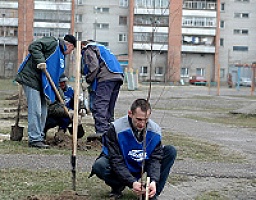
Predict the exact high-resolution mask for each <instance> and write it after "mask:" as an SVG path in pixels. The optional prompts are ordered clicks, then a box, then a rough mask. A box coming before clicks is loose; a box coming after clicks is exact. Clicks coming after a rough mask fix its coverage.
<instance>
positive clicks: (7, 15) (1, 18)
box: [0, 0, 18, 77]
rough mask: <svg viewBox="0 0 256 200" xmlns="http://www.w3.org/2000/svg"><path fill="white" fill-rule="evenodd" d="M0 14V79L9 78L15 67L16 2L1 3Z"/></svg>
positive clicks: (16, 37) (16, 35)
mask: <svg viewBox="0 0 256 200" xmlns="http://www.w3.org/2000/svg"><path fill="white" fill-rule="evenodd" d="M0 13H1V15H0V29H1V31H0V45H1V46H0V55H1V58H0V77H10V76H12V75H13V72H14V70H16V66H17V45H18V1H11V0H10V1H1V2H0Z"/></svg>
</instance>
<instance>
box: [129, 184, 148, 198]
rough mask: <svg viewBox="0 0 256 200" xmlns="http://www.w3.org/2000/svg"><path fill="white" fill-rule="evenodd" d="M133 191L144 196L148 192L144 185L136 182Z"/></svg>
mask: <svg viewBox="0 0 256 200" xmlns="http://www.w3.org/2000/svg"><path fill="white" fill-rule="evenodd" d="M132 190H133V192H134V193H135V194H136V195H138V196H139V195H142V194H145V192H146V189H145V187H143V186H142V185H141V183H140V182H138V181H135V182H133V184H132Z"/></svg>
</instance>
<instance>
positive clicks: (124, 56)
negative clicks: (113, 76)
mask: <svg viewBox="0 0 256 200" xmlns="http://www.w3.org/2000/svg"><path fill="white" fill-rule="evenodd" d="M128 18H129V7H128V0H108V1H99V0H96V1H95V0H76V5H75V34H76V36H77V38H78V39H79V40H88V39H91V40H95V41H97V42H99V43H101V44H103V45H105V46H106V47H108V48H109V49H110V50H111V51H112V52H113V53H114V54H115V55H116V56H117V57H118V59H119V61H120V63H121V65H122V66H123V68H126V67H127V65H128V25H129V24H128Z"/></svg>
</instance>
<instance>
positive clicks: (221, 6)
mask: <svg viewBox="0 0 256 200" xmlns="http://www.w3.org/2000/svg"><path fill="white" fill-rule="evenodd" d="M220 10H221V11H225V3H221V4H220Z"/></svg>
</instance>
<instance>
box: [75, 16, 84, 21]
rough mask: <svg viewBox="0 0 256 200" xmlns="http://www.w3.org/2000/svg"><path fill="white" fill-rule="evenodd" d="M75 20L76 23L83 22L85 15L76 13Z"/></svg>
mask: <svg viewBox="0 0 256 200" xmlns="http://www.w3.org/2000/svg"><path fill="white" fill-rule="evenodd" d="M75 22H76V23H82V22H83V15H81V14H78V15H75Z"/></svg>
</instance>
